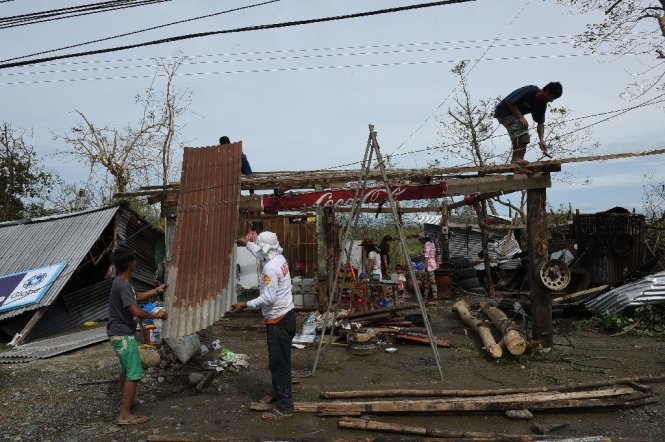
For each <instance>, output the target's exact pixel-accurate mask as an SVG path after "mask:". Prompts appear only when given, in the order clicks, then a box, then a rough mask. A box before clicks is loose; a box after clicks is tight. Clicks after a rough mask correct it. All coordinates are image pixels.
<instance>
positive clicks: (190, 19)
mask: <svg viewBox="0 0 665 442" xmlns="http://www.w3.org/2000/svg"><path fill="white" fill-rule="evenodd" d="M279 1H281V0H269V1H265V2H263V3H255V4H253V5H248V6H242V7H239V8H233V9H227V10H225V11H220V12H215V13H213V14H207V15H201V16H198V17H193V18H188V19H185V20H179V21H174V22H171V23H166V24H163V25H159V26H153V27H151V28H145V29H140V30H138V31H133V32H125V33H124V34H117V35H113V36H111V37H105V38H99V39H97V40H90V41H86V42H84V43H77V44H73V45H69V46H63V47H60V48H56V49H49V50H46V51H41V52H34V53H32V54H28V55H22V56H20V57H14V58H8V59H6V60H2V61H0V63H5V62H7V61H13V60H19V59H21V58H27V57H34V56H36V55H42V54H48V53H51V52H57V51H62V50H65V49H72V48H77V47H80V46H85V45H89V44H92V43H100V42H103V41H109V40H113V39H115V38H121V37H127V36H129V35H135V34H140V33H142V32H147V31H153V30H155V29H160V28H165V27H168V26H173V25H178V24H182V23H187V22H190V21H195V20H201V19H204V18H209V17H214V16H217V15H222V14H228V13H230V12H236V11H241V10H243V9H250V8H255V7H257V6H263V5H267V4H270V3H276V2H279Z"/></svg>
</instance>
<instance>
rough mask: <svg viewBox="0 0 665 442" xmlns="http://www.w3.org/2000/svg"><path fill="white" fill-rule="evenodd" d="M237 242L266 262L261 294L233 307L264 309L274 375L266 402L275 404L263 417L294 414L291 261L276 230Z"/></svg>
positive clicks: (293, 324) (238, 308) (270, 364)
mask: <svg viewBox="0 0 665 442" xmlns="http://www.w3.org/2000/svg"><path fill="white" fill-rule="evenodd" d="M236 243H237V244H238V245H241V246H245V247H247V250H249V251H250V252H251V253H252V254H253V255H254V256H255V257H256V258H257V259H258V260H261V261H263V271H262V272H261V279H260V282H259V289H260V292H259V296H258V297H257V298H255V299H252V300H251V301H248V302H238V303H236V304H233V305H232V306H231V307H232V308H233V311H234V312H240V311H242V310H244V309H245V308H259V307H260V308H261V314H262V315H263V318H264V322H265V323H266V339H267V341H268V364H269V366H270V373H271V377H272V388H273V391H272V395H267V396H266V397H264V398H263V399H262V401H263V402H266V403H272V404H274V406H273V408H272V409H271V410H270V411H266V412H265V413H263V414H262V415H261V417H262V418H263V419H283V418H290V417H292V416H293V393H292V391H291V341H292V340H293V337H294V336H295V334H296V314H295V306H294V304H293V295H292V293H291V274H290V272H289V264H288V263H287V262H286V258H284V255H282V251H283V250H282V248H281V247H280V245H279V241H278V240H277V235H275V234H274V233H273V232H261V233H260V234H259V235H258V237H257V239H256V242H255V243H253V242H249V241H248V240H247V238H244V237H243V238H239V239H238V240H237V241H236Z"/></svg>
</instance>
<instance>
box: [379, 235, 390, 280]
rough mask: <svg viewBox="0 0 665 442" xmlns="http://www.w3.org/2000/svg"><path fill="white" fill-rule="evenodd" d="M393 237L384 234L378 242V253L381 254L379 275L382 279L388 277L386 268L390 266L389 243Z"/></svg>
mask: <svg viewBox="0 0 665 442" xmlns="http://www.w3.org/2000/svg"><path fill="white" fill-rule="evenodd" d="M392 240H393V237H392V236H390V235H386V236H384V237H383V239H382V240H381V244H379V247H378V249H379V255H380V256H381V277H382V278H383V279H390V275H388V268H389V267H390V243H391V242H392Z"/></svg>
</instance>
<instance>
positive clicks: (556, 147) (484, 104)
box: [430, 61, 598, 221]
mask: <svg viewBox="0 0 665 442" xmlns="http://www.w3.org/2000/svg"><path fill="white" fill-rule="evenodd" d="M466 67H467V62H465V61H463V62H461V63H459V64H458V65H456V66H455V67H454V68H453V69H452V70H451V72H452V73H453V74H454V75H455V76H456V77H458V79H459V82H460V86H461V88H460V91H459V92H458V93H457V95H456V96H455V98H454V100H455V104H456V106H455V107H453V108H451V109H448V112H447V117H445V118H442V119H440V120H439V124H440V129H439V136H441V139H442V143H441V144H440V145H438V146H434V147H436V148H437V149H435V150H433V151H432V152H431V153H430V155H436V157H434V158H433V160H432V161H431V162H430V165H432V166H434V165H440V164H441V163H442V162H450V161H457V162H459V161H460V160H461V161H462V162H463V163H466V164H471V165H475V166H485V165H491V164H499V163H506V162H507V161H508V160H509V157H510V153H511V147H510V146H511V143H510V140H509V139H508V136H507V134H506V133H505V130H503V129H502V128H500V125H499V123H498V122H497V121H496V119H495V118H494V108H495V107H496V104H497V103H498V99H497V98H494V99H489V100H484V101H479V102H476V101H474V100H473V98H472V95H471V91H470V88H469V83H468V80H467V77H466ZM590 135H591V132H590V129H589V128H585V127H584V126H583V125H582V121H581V120H579V119H573V118H571V111H570V110H569V109H566V108H563V107H556V108H553V107H551V108H549V113H548V118H547V123H546V125H545V141H546V143H547V145H548V146H549V152H550V154H551V155H553V156H559V157H570V156H580V155H585V154H590V153H591V152H593V151H595V150H596V149H597V148H598V143H592V144H588V143H587V140H588V139H589V137H590ZM495 141H496V143H495ZM528 150H533V151H535V152H537V154H538V155H539V156H538V160H541V159H543V154H542V152H541V150H540V149H539V148H537V143H536V142H534V143H532V144H531V145H529V147H528ZM559 179H561V180H563V181H572V180H574V179H575V177H573V176H572V175H569V174H564V175H562V177H561V178H559ZM587 182H588V180H587ZM494 203H499V204H501V205H503V206H505V207H507V208H509V209H510V210H511V211H514V212H515V213H516V214H518V215H519V216H520V218H521V219H522V220H523V221H525V220H526V192H520V193H519V201H518V202H513V201H512V200H511V199H508V198H505V197H496V198H493V200H490V201H488V206H489V209H490V212H491V213H492V214H494V215H497V214H498V210H497V207H496V205H495V204H494Z"/></svg>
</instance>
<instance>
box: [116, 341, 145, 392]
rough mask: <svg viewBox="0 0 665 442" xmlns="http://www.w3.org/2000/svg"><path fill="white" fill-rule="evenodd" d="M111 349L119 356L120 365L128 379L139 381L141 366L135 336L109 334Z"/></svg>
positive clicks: (141, 371)
mask: <svg viewBox="0 0 665 442" xmlns="http://www.w3.org/2000/svg"><path fill="white" fill-rule="evenodd" d="M109 341H111V346H113V350H115V353H116V354H117V355H118V358H120V366H121V367H122V371H124V372H125V379H126V380H128V381H140V380H141V377H143V366H142V365H141V357H140V356H139V345H138V343H137V342H136V336H109Z"/></svg>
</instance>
